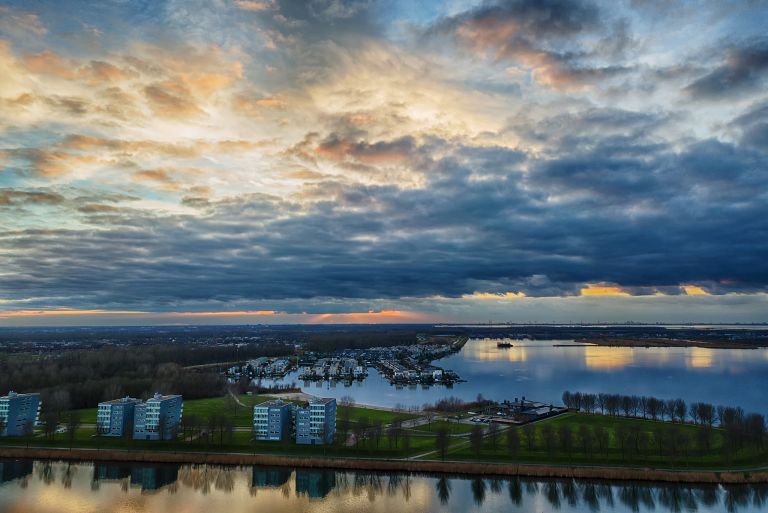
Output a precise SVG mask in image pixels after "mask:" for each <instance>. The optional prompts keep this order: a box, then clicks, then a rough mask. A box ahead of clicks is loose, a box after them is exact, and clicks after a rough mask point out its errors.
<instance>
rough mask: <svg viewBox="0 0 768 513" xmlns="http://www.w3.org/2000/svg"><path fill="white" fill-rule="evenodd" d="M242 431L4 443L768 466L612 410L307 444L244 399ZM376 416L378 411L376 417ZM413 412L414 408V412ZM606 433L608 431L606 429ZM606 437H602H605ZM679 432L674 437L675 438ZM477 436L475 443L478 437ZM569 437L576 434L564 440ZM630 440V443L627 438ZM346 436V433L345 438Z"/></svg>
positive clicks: (218, 406)
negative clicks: (253, 423) (271, 424)
mask: <svg viewBox="0 0 768 513" xmlns="http://www.w3.org/2000/svg"><path fill="white" fill-rule="evenodd" d="M265 399H266V397H265V396H260V397H251V396H248V397H247V398H246V400H247V401H248V402H247V403H245V401H243V402H244V403H245V404H246V405H250V404H254V403H257V402H261V401H263V400H265ZM222 408H232V406H231V403H230V402H229V400H227V399H225V398H217V399H204V400H199V401H189V406H187V405H185V416H186V415H189V411H190V409H191V410H192V411H193V412H195V413H194V414H195V415H199V416H200V417H202V418H204V417H205V415H207V414H213V413H223V412H222ZM238 411H239V412H240V413H236V415H238V416H236V417H235V419H236V426H239V429H236V430H235V431H234V432H230V433H226V432H224V433H222V432H214V433H213V434H212V435H211V436H205V437H202V438H197V439H194V440H190V439H187V440H182V439H181V438H179V439H177V440H175V441H172V442H151V441H138V440H131V439H125V438H105V437H97V436H95V432H94V428H93V427H82V428H80V429H78V430H77V431H76V433H75V436H74V438H73V439H72V440H70V438H69V435H68V434H66V433H65V434H58V435H56V437H55V438H54V439H49V438H46V437H44V436H42V434H41V433H37V434H36V435H35V436H34V437H31V438H29V439H18V438H16V439H14V438H4V439H0V447H2V446H20V445H24V446H26V445H28V446H29V447H37V448H69V447H70V446H72V447H78V448H83V449H99V450H109V449H120V450H130V451H141V452H185V453H238V454H261V455H284V456H295V457H315V456H323V457H336V458H367V459H381V460H390V459H407V458H418V459H420V460H423V461H430V460H431V461H435V460H440V457H439V455H438V453H437V451H436V442H437V433H438V432H439V431H442V430H445V431H448V432H449V433H451V435H452V436H451V438H450V439H449V447H448V450H447V453H446V456H445V459H446V460H450V461H460V462H467V463H478V464H480V463H484V464H502V465H520V464H529V465H548V466H558V467H563V468H570V467H574V466H579V467H601V468H612V469H614V470H615V469H620V470H621V469H629V468H653V469H674V470H678V471H694V470H713V471H715V470H717V471H727V470H733V469H741V468H763V467H768V447H766V446H763V447H760V446H758V445H756V444H744V445H743V446H741V447H740V448H738V449H730V450H726V449H727V446H726V440H725V434H724V432H723V431H721V430H719V429H712V430H711V431H710V432H709V437H708V442H707V443H708V447H704V446H703V444H702V442H701V438H700V436H701V429H702V428H700V427H698V426H694V425H691V424H671V423H668V422H656V421H651V420H643V419H629V418H622V417H609V416H602V415H592V414H584V413H572V414H566V415H561V416H558V417H555V418H551V419H548V420H545V421H542V422H538V423H535V424H531V425H529V426H527V427H512V428H502V429H501V430H500V431H499V432H498V433H497V435H496V436H495V437H494V436H493V435H492V434H491V430H489V429H488V428H487V426H484V427H483V429H484V432H483V437H482V439H481V440H480V441H479V442H478V441H477V437H472V436H471V435H470V436H467V435H469V434H470V432H471V431H472V430H473V429H474V428H475V427H476V426H473V425H470V424H462V423H457V422H448V421H445V420H435V421H433V422H432V423H431V425H419V426H416V427H414V428H411V429H407V430H405V433H407V435H408V442H409V443H408V447H407V448H405V447H404V442H403V438H402V433H400V434H398V436H397V438H396V439H395V438H394V437H388V436H387V431H388V430H387V429H386V428H385V429H383V430H382V431H381V432H380V435H379V436H369V438H368V439H367V440H366V439H363V440H361V441H360V442H359V443H358V445H357V446H351V447H350V446H347V445H346V443H341V442H342V440H341V438H342V437H341V436H339V437H338V438H339V442H340V443H338V444H335V445H332V446H325V447H323V446H302V445H296V444H295V443H293V442H292V441H288V442H285V443H276V442H265V441H253V440H251V435H250V432H249V430H248V429H247V428H248V427H250V407H243V406H239V407H238ZM349 413H350V418H351V419H352V420H353V421H354V420H356V419H358V418H360V417H362V416H366V417H368V419H369V422H371V423H373V422H375V421H374V420H372V419H380V420H381V421H382V422H383V423H385V424H386V423H388V422H391V421H392V420H393V419H395V418H399V417H401V416H402V415H403V414H400V413H396V412H388V411H382V410H373V409H368V408H362V407H354V408H351V409H350V411H349ZM375 415H378V417H376V416H375ZM410 416H411V417H413V416H414V415H412V414H411V415H410ZM510 431H511V432H513V433H515V434H516V435H517V443H516V444H515V443H513V444H510V443H509V441H508V432H510ZM584 433H590V434H591V435H590V436H591V437H593V438H592V442H591V443H590V444H584V443H583V441H582V438H581V437H582V435H583V434H584ZM600 433H602V435H600ZM599 436H602V437H603V439H602V441H600V442H598V440H597V438H598V437H599ZM670 437H671V438H670ZM473 438H474V439H475V442H474V443H473V442H472V440H473ZM567 438H569V440H570V441H567V443H566V442H564V441H563V440H564V439H567ZM622 439H623V440H624V442H623V443H622V441H621V440H622ZM345 440H346V439H345Z"/></svg>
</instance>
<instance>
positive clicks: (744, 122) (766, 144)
mask: <svg viewBox="0 0 768 513" xmlns="http://www.w3.org/2000/svg"><path fill="white" fill-rule="evenodd" d="M731 126H732V127H734V128H736V129H737V130H738V131H739V132H740V135H741V138H740V139H741V143H742V144H744V145H745V146H752V147H755V148H759V149H762V150H763V151H768V103H761V104H758V105H755V106H753V107H752V108H751V109H750V110H749V112H747V113H745V114H742V115H741V116H738V117H737V118H736V119H734V120H733V122H732V123H731Z"/></svg>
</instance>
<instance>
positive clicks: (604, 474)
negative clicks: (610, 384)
mask: <svg viewBox="0 0 768 513" xmlns="http://www.w3.org/2000/svg"><path fill="white" fill-rule="evenodd" d="M0 458H25V459H47V460H73V461H125V462H147V463H179V464H217V465H269V466H286V467H302V468H326V469H334V470H352V471H355V470H358V471H382V472H423V473H442V474H451V475H461V474H468V475H489V476H491V475H492V476H525V477H540V478H576V479H606V480H632V481H656V482H667V483H712V484H716V483H723V484H751V483H768V471H766V470H760V471H741V470H739V471H723V472H715V471H696V470H691V471H677V470H662V469H650V468H621V467H579V466H565V465H533V464H508V463H480V462H466V461H444V462H443V461H422V460H379V459H364V458H320V457H295V456H294V457H292V456H277V455H267V454H243V453H197V452H163V451H128V450H115V449H101V450H97V449H50V448H25V447H0Z"/></svg>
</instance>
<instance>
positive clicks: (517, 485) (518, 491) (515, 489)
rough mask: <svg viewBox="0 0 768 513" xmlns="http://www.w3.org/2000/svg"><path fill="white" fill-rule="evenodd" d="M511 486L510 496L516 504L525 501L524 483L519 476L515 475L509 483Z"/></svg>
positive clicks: (509, 486)
mask: <svg viewBox="0 0 768 513" xmlns="http://www.w3.org/2000/svg"><path fill="white" fill-rule="evenodd" d="M507 486H508V488H509V498H510V500H512V503H513V504H514V505H515V506H519V505H520V504H522V503H523V484H522V483H521V482H520V478H519V477H513V478H512V479H510V480H509V484H508V485H507Z"/></svg>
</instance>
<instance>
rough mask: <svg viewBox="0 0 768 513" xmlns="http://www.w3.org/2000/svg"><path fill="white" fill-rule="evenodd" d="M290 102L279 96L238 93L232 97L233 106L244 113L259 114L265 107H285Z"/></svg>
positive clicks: (273, 108)
mask: <svg viewBox="0 0 768 513" xmlns="http://www.w3.org/2000/svg"><path fill="white" fill-rule="evenodd" d="M286 107H288V102H287V101H286V100H284V99H283V98H280V97H277V96H253V95H248V94H236V95H235V96H233V97H232V108H233V109H235V110H236V111H239V112H242V113H244V114H250V115H258V114H260V113H261V112H263V111H264V110H265V109H272V110H275V109H278V110H281V109H285V108H286Z"/></svg>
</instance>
